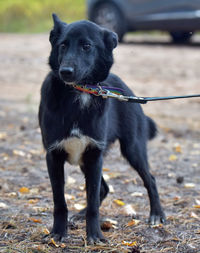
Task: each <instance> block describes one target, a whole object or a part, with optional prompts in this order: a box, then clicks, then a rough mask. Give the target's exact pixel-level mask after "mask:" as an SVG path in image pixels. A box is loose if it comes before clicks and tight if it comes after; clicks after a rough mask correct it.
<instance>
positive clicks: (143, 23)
mask: <svg viewBox="0 0 200 253" xmlns="http://www.w3.org/2000/svg"><path fill="white" fill-rule="evenodd" d="M87 8H88V19H89V20H91V21H93V22H95V23H97V24H99V25H102V26H104V27H106V28H109V29H111V30H113V31H115V32H116V33H117V34H118V36H119V41H122V39H123V36H124V34H125V33H127V32H129V31H137V30H161V31H167V32H169V33H170V35H171V37H172V39H173V41H174V42H175V43H183V42H188V41H189V40H190V38H191V36H192V34H193V33H194V32H195V31H197V30H200V0H87Z"/></svg>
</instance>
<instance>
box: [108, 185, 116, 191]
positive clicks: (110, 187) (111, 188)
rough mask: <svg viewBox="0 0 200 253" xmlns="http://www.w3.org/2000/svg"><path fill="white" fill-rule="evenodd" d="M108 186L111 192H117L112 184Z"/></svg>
mask: <svg viewBox="0 0 200 253" xmlns="http://www.w3.org/2000/svg"><path fill="white" fill-rule="evenodd" d="M108 187H109V193H114V192H115V190H114V188H113V186H112V185H111V184H109V185H108Z"/></svg>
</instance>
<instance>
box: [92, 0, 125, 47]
mask: <svg viewBox="0 0 200 253" xmlns="http://www.w3.org/2000/svg"><path fill="white" fill-rule="evenodd" d="M91 13H92V14H91V17H89V19H90V20H91V21H93V22H94V23H96V24H98V25H100V26H103V27H105V28H107V29H110V30H112V31H114V32H116V33H117V35H118V40H119V42H121V41H122V39H123V36H124V34H125V32H126V22H125V19H124V17H123V15H122V13H121V11H120V10H119V8H118V7H117V6H116V5H114V4H112V3H110V2H102V3H100V4H98V5H96V6H95V7H94V9H93V11H92V12H91Z"/></svg>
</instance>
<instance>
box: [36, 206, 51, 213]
mask: <svg viewBox="0 0 200 253" xmlns="http://www.w3.org/2000/svg"><path fill="white" fill-rule="evenodd" d="M32 208H33V210H34V211H36V212H38V213H43V212H46V211H47V210H48V208H47V207H42V206H33V207H32Z"/></svg>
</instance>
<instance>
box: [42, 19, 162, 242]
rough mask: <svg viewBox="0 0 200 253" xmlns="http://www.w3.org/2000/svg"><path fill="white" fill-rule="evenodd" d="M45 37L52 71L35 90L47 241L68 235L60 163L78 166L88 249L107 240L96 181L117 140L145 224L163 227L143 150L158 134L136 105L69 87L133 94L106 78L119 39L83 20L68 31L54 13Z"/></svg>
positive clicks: (100, 181) (101, 185) (102, 190)
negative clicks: (144, 198) (140, 185)
mask: <svg viewBox="0 0 200 253" xmlns="http://www.w3.org/2000/svg"><path fill="white" fill-rule="evenodd" d="M53 20H54V28H53V30H52V31H51V33H50V42H51V45H52V50H51V54H50V58H49V64H50V66H51V69H52V71H51V72H50V73H49V74H48V76H47V77H46V79H45V81H44V83H43V85H42V89H41V103H40V109H39V123H40V127H41V131H42V139H43V144H44V147H45V149H46V151H47V154H46V161H47V167H48V172H49V177H50V180H51V185H52V190H53V200H54V224H53V229H52V234H53V236H54V237H55V238H56V239H59V240H60V239H62V237H63V236H64V235H65V234H66V228H67V219H68V210H67V205H66V202H65V198H64V163H65V161H68V162H69V163H71V164H78V165H80V168H81V170H82V172H83V173H84V175H85V179H86V192H87V208H86V210H85V216H86V231H87V239H88V241H89V242H90V243H94V242H98V241H103V240H105V239H104V237H103V235H102V233H101V229H100V225H99V206H100V204H101V202H102V200H103V199H104V198H105V197H106V195H107V193H108V190H109V189H108V186H107V184H106V182H105V181H104V178H103V176H102V164H103V155H104V154H105V152H106V150H107V149H108V147H109V145H110V144H111V143H113V142H114V141H115V140H116V139H118V140H119V142H120V146H121V152H122V154H123V156H124V157H125V158H126V159H127V160H128V162H129V163H130V164H131V166H132V167H133V168H134V169H136V170H137V172H138V173H139V175H140V176H141V178H142V180H143V182H144V186H145V187H146V189H147V191H148V195H149V200H150V207H151V211H150V219H149V222H150V223H151V224H156V223H160V222H164V220H165V215H164V213H163V211H162V208H161V205H160V201H159V195H158V192H157V188H156V182H155V179H154V177H153V176H152V175H151V174H150V172H149V166H148V161H147V151H146V143H147V141H148V140H149V139H151V138H153V137H154V136H155V134H156V126H155V124H154V122H153V121H152V120H151V119H150V118H149V117H147V116H145V115H144V113H143V111H142V108H141V106H140V105H139V104H130V103H126V102H120V101H118V100H116V99H104V98H102V97H98V96H94V95H92V94H87V93H85V92H82V91H79V90H77V89H75V88H74V85H75V84H81V85H86V84H87V85H100V86H101V85H103V86H112V87H116V88H121V89H123V90H124V93H125V94H126V95H133V93H132V91H131V90H130V89H129V88H128V87H127V86H126V85H125V84H124V83H123V82H122V81H121V80H120V79H119V78H118V77H117V76H115V75H113V74H109V70H110V68H111V65H112V64H113V56H112V51H113V49H114V48H115V47H116V46H117V35H116V34H115V33H113V32H111V31H108V30H106V29H103V28H101V27H99V26H97V25H96V24H94V23H91V22H89V21H79V22H74V23H72V24H69V25H68V24H66V23H64V22H62V21H61V20H59V18H58V17H57V16H56V15H55V14H53Z"/></svg>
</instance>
